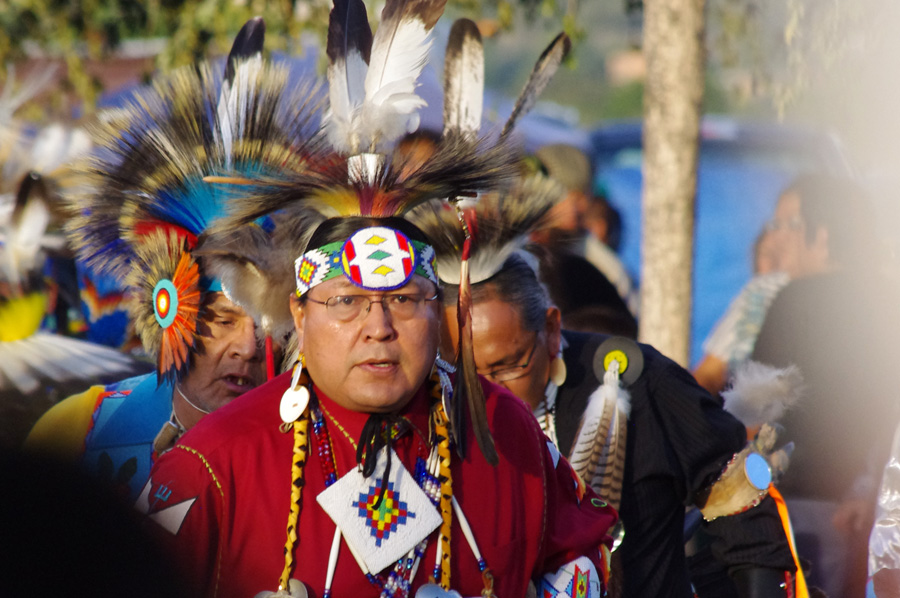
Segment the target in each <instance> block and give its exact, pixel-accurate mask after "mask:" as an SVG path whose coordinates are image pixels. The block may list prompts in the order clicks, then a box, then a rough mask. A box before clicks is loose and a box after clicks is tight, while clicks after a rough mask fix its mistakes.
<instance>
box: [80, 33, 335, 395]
mask: <svg viewBox="0 0 900 598" xmlns="http://www.w3.org/2000/svg"><path fill="white" fill-rule="evenodd" d="M261 31H262V21H261V20H259V19H254V20H253V21H251V22H249V23H248V24H247V25H245V26H244V29H242V31H241V33H239V34H238V37H237V39H236V41H235V45H234V47H233V49H232V53H231V55H230V57H229V61H228V66H227V69H226V76H225V78H224V80H223V78H222V77H221V75H219V74H218V72H217V71H216V70H214V69H213V68H212V67H211V66H210V65H208V64H201V65H199V66H197V67H191V68H186V69H182V70H179V71H176V72H174V73H172V74H171V75H170V76H167V77H163V78H160V79H158V80H156V81H155V82H154V83H153V85H152V87H151V88H149V89H146V90H143V91H141V92H139V93H138V94H136V95H135V97H134V98H133V99H132V100H131V101H130V102H129V104H128V105H127V106H126V107H125V108H122V109H119V110H114V111H110V112H107V113H105V114H103V119H104V120H103V121H102V122H101V124H100V125H98V126H97V127H95V129H94V131H93V133H94V137H95V140H96V145H97V151H96V152H95V153H94V155H93V156H92V157H91V159H90V160H89V161H88V162H86V163H85V165H84V174H85V175H86V177H87V179H88V185H87V187H86V188H85V190H84V191H83V192H81V193H79V194H78V195H76V196H74V197H73V198H72V207H73V209H74V211H75V216H74V217H73V218H72V220H71V221H70V224H69V232H70V237H71V239H72V240H73V243H74V245H75V247H76V249H77V250H78V252H79V254H80V256H81V257H82V258H83V259H84V260H85V261H86V262H87V264H88V265H89V266H90V267H92V268H94V269H96V270H97V271H99V272H101V273H110V274H112V275H115V276H118V277H121V278H123V279H125V280H126V281H127V284H128V286H129V288H130V289H132V290H133V291H135V292H134V296H133V303H132V305H131V312H132V316H133V319H134V320H135V324H136V330H137V332H138V334H139V335H140V336H141V339H142V341H143V343H144V346H145V348H146V349H147V351H148V352H150V353H151V354H152V355H155V356H157V359H158V363H157V373H158V376H159V377H160V378H161V379H162V378H164V377H169V378H171V377H176V376H180V375H182V374H183V373H184V372H185V370H186V368H187V365H188V362H189V360H188V351H189V349H190V348H191V347H192V346H193V345H194V342H195V333H196V326H197V315H198V311H199V310H198V307H199V305H200V296H201V292H202V291H205V290H210V288H209V284H208V276H207V274H208V273H206V272H203V271H201V269H200V267H201V266H202V264H198V263H197V257H196V256H195V255H194V254H193V251H194V250H196V248H197V247H198V246H200V245H202V243H203V240H204V238H205V236H206V235H207V233H208V231H209V229H210V227H211V225H212V224H213V222H215V220H216V219H217V218H218V217H220V216H221V215H223V214H224V211H225V203H226V201H227V200H228V198H229V197H230V196H231V195H232V193H233V191H234V188H231V187H228V186H222V185H211V184H209V183H207V182H205V181H204V180H203V179H204V177H207V176H210V175H222V174H225V173H228V174H232V175H233V174H235V173H236V174H238V175H241V176H245V177H257V176H259V177H265V176H268V175H270V174H272V173H274V172H281V171H291V170H294V169H296V170H303V169H305V168H306V166H305V158H304V156H303V150H304V148H303V147H301V146H299V145H298V144H297V140H301V139H305V138H308V137H309V135H308V132H307V131H308V130H315V127H316V126H317V123H316V122H314V121H315V118H316V117H317V102H318V99H319V96H318V94H317V92H316V90H315V89H314V88H313V87H312V86H309V85H307V86H305V87H303V88H302V89H299V88H298V89H296V90H293V91H294V92H295V93H293V94H291V95H290V96H289V94H288V93H286V90H287V89H288V88H289V87H290V85H291V84H290V83H289V80H288V73H287V69H286V68H284V67H281V66H278V65H275V64H272V63H269V62H264V61H263V60H262V59H261V58H260V52H261V49H262V46H261V43H262V33H261ZM288 97H291V99H292V100H293V102H294V103H291V104H288V103H286V100H287V99H288ZM298 98H299V100H298ZM262 225H265V223H262Z"/></svg>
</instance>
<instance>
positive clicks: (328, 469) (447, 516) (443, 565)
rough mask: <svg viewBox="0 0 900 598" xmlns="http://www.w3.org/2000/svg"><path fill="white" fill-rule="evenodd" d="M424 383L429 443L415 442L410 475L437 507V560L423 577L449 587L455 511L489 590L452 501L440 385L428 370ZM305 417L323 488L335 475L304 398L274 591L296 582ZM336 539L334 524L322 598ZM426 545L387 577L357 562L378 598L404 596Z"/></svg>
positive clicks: (313, 407) (327, 442)
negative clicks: (280, 565)
mask: <svg viewBox="0 0 900 598" xmlns="http://www.w3.org/2000/svg"><path fill="white" fill-rule="evenodd" d="M304 378H305V382H306V383H307V384H308V377H305V376H304ZM430 382H431V396H432V399H433V400H432V409H431V418H430V422H429V424H430V429H429V435H430V437H431V439H430V441H429V442H427V443H423V444H420V445H419V446H420V448H419V454H418V455H417V457H416V466H415V473H414V478H415V480H416V482H417V483H418V484H419V486H420V487H421V488H422V489H423V491H424V492H425V493H426V495H427V496H428V497H429V499H430V500H431V501H432V503H433V504H434V505H435V506H436V507H438V509H439V510H440V513H441V519H442V524H441V528H440V544H439V546H438V550H437V561H436V563H435V567H434V571H433V575H432V577H431V578H430V580H429V581H430V582H431V583H439V584H440V586H441V587H442V588H443V589H445V590H449V588H450V530H451V527H452V522H453V514H454V511H455V512H456V513H457V515H458V516H459V517H460V522H461V525H462V526H463V531H464V534H465V536H466V540H467V541H468V542H469V544H470V546H471V547H472V549H473V552H474V554H475V555H476V558H477V559H478V565H479V570H480V571H482V575H483V576H484V581H485V590H486V591H490V588H491V587H492V578H491V577H490V570H489V569H487V566H486V564H485V563H484V559H482V558H481V554H480V552H479V551H478V547H477V545H476V544H475V541H474V537H473V536H472V534H471V530H470V529H469V526H468V522H467V521H466V520H465V517H464V515H462V511H461V509H460V508H459V505H458V504H457V503H456V501H455V500H454V499H453V486H452V481H453V480H452V475H451V472H450V434H449V431H448V420H447V416H446V413H445V411H444V408H443V405H442V401H441V397H442V385H441V380H440V377H439V376H438V374H433V375H432V377H431V379H430ZM292 387H293V385H292ZM326 413H327V412H326ZM327 415H328V417H329V418H330V419H331V420H332V421H333V422H334V423H335V425H336V426H338V428H339V429H340V430H341V431H342V432H344V435H345V436H347V437H348V439H349V440H350V441H351V445H353V444H355V443H353V441H352V439H350V438H349V436H348V435H347V433H346V431H345V430H343V428H342V427H341V426H340V424H339V423H338V422H337V421H336V420H335V419H334V417H333V416H332V415H331V414H327ZM310 421H312V424H313V434H314V436H315V437H316V446H317V453H318V457H319V463H320V465H321V467H322V473H323V476H324V478H325V485H326V487H329V486H331V485H332V484H334V483H335V482H336V481H337V479H338V476H337V462H336V460H335V456H334V451H333V450H332V444H331V436H330V435H329V433H328V426H327V424H326V421H325V418H324V417H323V415H322V409H321V408H320V405H319V404H318V401H315V400H313V401H310V404H309V406H307V408H306V409H305V410H304V412H303V414H302V415H301V416H300V418H299V419H298V420H297V421H295V422H293V424H292V426H291V427H292V428H293V433H294V451H293V459H292V471H291V480H292V483H291V512H290V516H289V517H288V525H287V541H286V543H285V565H284V569H283V571H282V574H281V578H280V583H279V587H278V594H276V595H290V594H289V592H290V588H292V587H295V586H296V584H291V581H292V580H291V574H292V573H293V571H294V565H295V563H294V556H293V555H294V550H295V549H296V546H297V543H298V542H299V537H298V533H297V526H298V525H299V519H300V511H301V508H302V499H303V492H302V491H303V486H304V471H305V467H306V461H307V457H308V452H309V437H308V427H309V422H310ZM283 429H284V431H288V429H287V428H286V427H285V428H283ZM391 437H392V438H393V437H395V433H394V434H392V435H391ZM423 440H424V439H423ZM426 444H427V445H430V446H431V450H430V451H428V453H427V455H426V453H425V447H426ZM388 450H390V447H388ZM340 537H341V535H340V528H338V529H336V530H335V537H334V541H333V542H332V549H331V556H330V558H329V567H328V572H327V574H326V583H325V592H324V595H323V598H330V597H331V582H332V580H333V576H334V569H335V567H336V562H337V553H338V547H339V544H340ZM427 545H428V538H427V537H426V538H425V539H423V540H422V541H421V542H419V543H418V544H417V545H416V546H415V547H414V548H413V549H412V550H410V551H409V552H408V553H407V554H406V555H405V556H404V557H402V558H400V559H399V560H398V561H397V563H396V564H395V566H394V568H393V569H392V570H391V572H390V573H389V574H388V576H387V578H385V577H384V576H383V575H380V574H373V573H371V572H369V571H366V569H365V567H364V566H362V563H361V562H360V564H361V568H362V569H363V570H364V571H365V573H366V578H367V579H368V580H369V582H370V583H372V584H373V585H374V586H375V587H377V588H379V589H380V590H381V594H380V598H406V597H407V596H408V595H409V590H410V586H411V583H412V580H413V579H414V578H415V574H416V571H417V570H418V565H419V562H420V561H421V559H422V557H423V556H424V554H425V548H426V547H427ZM357 560H359V559H357ZM294 581H296V580H294Z"/></svg>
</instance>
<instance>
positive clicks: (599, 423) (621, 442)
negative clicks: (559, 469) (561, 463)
mask: <svg viewBox="0 0 900 598" xmlns="http://www.w3.org/2000/svg"><path fill="white" fill-rule="evenodd" d="M630 407H631V403H630V397H629V395H628V391H626V390H625V389H624V388H622V385H621V383H620V381H619V362H618V361H616V360H612V361H611V362H610V365H609V367H607V369H606V372H605V373H604V375H603V383H602V384H601V385H600V386H599V387H598V388H597V390H595V391H594V392H593V393H591V396H590V397H588V404H587V407H586V408H585V410H584V413H583V414H582V416H581V423H580V425H579V427H578V433H577V434H576V436H575V442H574V444H573V445H572V450H571V453H570V455H569V462H570V463H571V464H572V468H573V469H574V470H575V472H576V473H577V474H578V475H579V476H581V479H583V480H585V482H586V483H587V484H588V485H589V486H590V487H591V488H593V489H594V491H595V492H597V494H599V495H600V496H601V497H603V499H604V500H605V501H606V502H608V503H609V504H610V505H612V506H613V507H614V508H616V509H618V508H619V506H620V504H621V498H622V481H623V479H624V474H625V446H626V440H627V434H628V414H629V411H630Z"/></svg>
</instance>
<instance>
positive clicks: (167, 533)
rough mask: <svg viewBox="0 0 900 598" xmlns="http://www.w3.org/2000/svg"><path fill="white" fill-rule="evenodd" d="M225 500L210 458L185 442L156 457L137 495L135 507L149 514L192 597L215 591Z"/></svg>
mask: <svg viewBox="0 0 900 598" xmlns="http://www.w3.org/2000/svg"><path fill="white" fill-rule="evenodd" d="M224 504H225V495H224V492H223V489H222V483H221V481H220V478H219V476H217V475H216V472H215V471H214V470H213V467H212V465H211V464H210V462H209V461H208V460H207V459H206V458H205V457H204V455H202V454H200V453H199V452H197V451H195V450H194V449H192V448H190V447H186V446H182V445H180V444H179V445H176V447H175V448H173V449H172V450H171V451H169V452H167V453H165V454H164V455H162V456H161V457H160V458H159V459H158V460H157V462H156V463H155V464H154V466H153V470H152V471H151V474H150V481H149V482H148V483H147V486H146V487H145V488H144V490H143V492H142V493H141V496H140V497H139V498H138V501H137V504H136V508H138V510H140V511H142V512H144V513H146V515H147V518H148V519H149V521H148V523H147V527H148V529H149V530H150V533H151V534H152V536H153V537H154V538H156V539H157V541H158V542H159V544H160V545H161V546H162V547H163V548H164V549H165V550H166V551H167V552H168V554H171V555H172V557H173V561H174V562H175V563H177V565H178V566H179V568H180V569H181V573H182V575H183V578H184V579H185V580H187V581H188V583H189V584H190V588H189V590H190V591H189V594H190V595H195V596H204V595H212V596H214V595H216V588H217V584H218V581H219V575H220V571H219V566H220V559H219V548H220V542H223V541H224V540H222V538H220V536H219V530H220V529H221V526H220V525H219V523H220V521H221V518H222V513H223V512H224Z"/></svg>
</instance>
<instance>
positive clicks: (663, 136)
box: [639, 0, 705, 366]
mask: <svg viewBox="0 0 900 598" xmlns="http://www.w3.org/2000/svg"><path fill="white" fill-rule="evenodd" d="M703 4H704V2H703V0H645V2H644V43H643V47H644V55H645V56H646V60H647V81H646V87H645V91H644V133H643V134H644V191H643V193H644V195H643V199H642V201H643V224H642V227H643V231H644V232H643V235H644V237H643V240H642V255H643V258H642V259H643V263H642V266H641V270H642V273H641V321H640V333H639V336H640V340H641V341H643V342H649V343H652V344H653V345H654V346H656V348H657V349H659V350H660V351H661V352H662V353H664V354H665V355H667V356H669V357H670V358H672V359H674V360H675V361H677V362H678V363H680V364H682V365H684V366H687V365H688V360H689V346H690V321H691V274H692V271H693V246H694V196H695V194H696V188H697V142H698V134H699V127H700V106H701V102H702V100H703V82H704V62H705V61H704V54H703V28H704V12H703V11H704V6H703Z"/></svg>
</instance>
